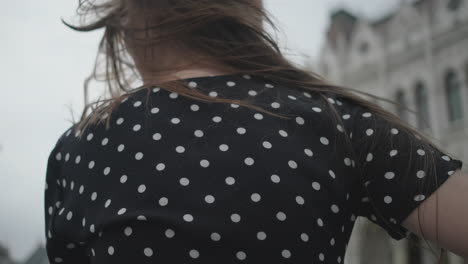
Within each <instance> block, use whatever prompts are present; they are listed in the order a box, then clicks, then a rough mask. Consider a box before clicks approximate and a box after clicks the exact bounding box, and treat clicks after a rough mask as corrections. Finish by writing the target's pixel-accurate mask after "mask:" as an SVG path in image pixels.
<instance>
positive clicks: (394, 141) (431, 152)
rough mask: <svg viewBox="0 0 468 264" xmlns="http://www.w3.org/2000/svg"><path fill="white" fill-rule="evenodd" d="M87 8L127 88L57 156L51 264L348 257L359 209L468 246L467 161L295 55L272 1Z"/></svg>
mask: <svg viewBox="0 0 468 264" xmlns="http://www.w3.org/2000/svg"><path fill="white" fill-rule="evenodd" d="M79 11H80V12H83V13H82V14H83V15H93V17H92V18H93V19H92V20H91V22H89V21H88V22H87V23H84V25H80V26H74V25H70V24H68V23H66V22H64V23H65V24H66V25H67V26H69V27H71V28H73V29H75V30H79V31H92V30H95V29H100V28H104V29H105V32H104V36H103V39H102V42H101V45H100V50H101V51H102V53H103V55H104V63H105V64H104V66H103V67H101V64H98V63H97V64H96V65H97V66H96V68H95V72H94V74H93V76H91V77H94V78H95V79H98V78H99V76H101V75H102V76H104V77H105V78H104V80H105V81H106V83H107V84H108V86H107V87H108V89H109V94H110V95H111V96H110V98H108V99H105V100H99V101H97V102H95V103H94V104H88V105H87V106H86V108H85V109H84V111H83V114H82V116H81V119H80V121H79V122H78V123H75V124H73V125H72V126H71V127H70V128H69V129H67V131H65V132H64V133H63V134H62V135H61V136H60V138H59V139H58V141H57V143H56V145H55V147H54V148H53V150H52V151H51V153H50V156H49V160H48V167H47V175H46V190H45V203H44V205H45V207H44V209H45V220H46V226H45V232H46V239H47V253H48V256H49V260H50V261H51V263H99V264H101V263H240V262H245V263H280V262H282V263H285V262H290V263H295V264H299V263H316V262H317V263H319V262H323V263H342V262H343V257H344V254H345V250H346V246H347V243H348V240H349V237H350V234H351V231H352V228H353V225H354V222H355V219H356V217H358V216H364V217H367V218H369V219H370V220H371V221H373V222H375V223H376V224H378V225H380V226H381V227H383V228H384V229H385V230H386V231H387V232H388V233H389V234H390V235H391V236H392V237H393V238H394V239H397V240H398V239H402V238H404V237H406V236H407V235H408V233H409V232H412V233H415V234H417V235H419V236H422V237H424V238H425V239H428V240H432V241H437V242H439V243H440V245H441V246H442V247H444V248H447V249H449V250H451V251H453V252H455V253H457V254H459V255H461V256H464V257H467V256H468V233H467V232H468V231H467V230H468V224H467V223H468V206H466V205H467V204H466V201H467V200H468V192H467V189H468V179H467V177H466V174H463V173H462V171H461V170H460V169H461V167H462V162H461V161H460V160H457V159H454V158H452V157H449V156H448V155H447V154H446V153H444V152H442V151H441V150H440V149H438V148H437V147H436V146H435V145H434V144H432V143H431V142H430V141H429V140H428V139H427V137H425V136H424V135H423V134H421V133H419V132H418V131H416V130H415V129H414V128H413V127H411V126H409V125H408V124H405V123H403V122H402V121H401V120H400V119H399V118H398V117H397V116H395V115H393V114H392V113H390V112H388V111H385V110H384V109H382V108H380V107H379V106H378V105H376V104H373V103H371V102H370V101H367V100H364V99H363V98H362V97H360V96H357V95H355V94H354V93H352V92H351V91H355V92H358V91H356V90H352V89H350V88H343V87H338V86H334V85H331V84H327V83H326V82H325V81H324V80H322V79H321V78H320V77H318V76H316V75H314V74H313V73H310V72H306V71H304V70H302V69H300V68H299V67H296V66H294V65H293V64H292V63H290V62H289V61H288V60H286V59H285V58H284V57H283V55H282V54H281V52H280V50H279V49H278V47H277V44H276V42H275V41H274V40H273V39H272V38H271V37H270V36H269V35H268V34H267V33H266V31H265V29H264V27H263V23H264V22H268V23H269V24H270V25H271V26H273V28H274V24H273V23H272V21H271V20H270V19H269V18H268V14H267V13H266V12H265V10H264V8H263V5H262V3H261V2H260V1H252V0H230V1H225V0H145V1H143V0H108V1H104V2H102V1H99V3H94V2H92V1H91V2H90V1H84V2H81V1H80V6H79ZM85 18H89V17H86V16H85ZM101 69H104V72H100V70H101ZM87 86H88V82H87V83H86V88H87ZM85 95H86V93H85ZM88 110H92V111H90V113H88ZM437 205H439V206H437ZM420 209H423V210H420ZM420 211H421V212H420Z"/></svg>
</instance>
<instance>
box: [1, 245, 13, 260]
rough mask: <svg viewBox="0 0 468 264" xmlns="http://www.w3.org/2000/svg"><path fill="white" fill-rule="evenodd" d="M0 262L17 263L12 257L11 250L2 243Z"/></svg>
mask: <svg viewBox="0 0 468 264" xmlns="http://www.w3.org/2000/svg"><path fill="white" fill-rule="evenodd" d="M0 264H16V263H15V262H14V261H13V260H12V259H11V257H10V250H9V249H8V248H7V247H6V246H4V245H2V244H1V243H0Z"/></svg>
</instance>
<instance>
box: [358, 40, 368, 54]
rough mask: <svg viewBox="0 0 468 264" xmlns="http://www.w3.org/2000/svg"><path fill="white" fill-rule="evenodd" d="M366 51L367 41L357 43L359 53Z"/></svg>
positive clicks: (365, 52)
mask: <svg viewBox="0 0 468 264" xmlns="http://www.w3.org/2000/svg"><path fill="white" fill-rule="evenodd" d="M368 51H369V43H368V42H366V41H364V42H362V43H361V44H360V45H359V52H361V54H367V52H368Z"/></svg>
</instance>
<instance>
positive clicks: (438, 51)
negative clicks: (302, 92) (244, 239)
mask: <svg viewBox="0 0 468 264" xmlns="http://www.w3.org/2000/svg"><path fill="white" fill-rule="evenodd" d="M316 70H317V71H318V72H319V73H321V74H322V75H323V76H325V77H326V78H327V79H329V80H331V81H333V82H334V83H336V84H339V85H344V86H347V87H352V88H356V89H360V90H361V91H364V92H367V93H371V94H374V95H378V96H381V97H385V98H389V99H393V100H394V101H397V102H399V103H401V104H403V105H406V106H409V107H410V109H413V110H415V111H417V112H418V114H417V115H414V114H408V112H407V111H403V109H401V108H400V107H396V106H395V105H393V104H389V103H385V102H382V101H380V100H379V101H376V102H378V103H379V104H380V105H381V106H382V107H384V108H386V109H388V110H390V111H392V112H394V113H396V114H398V115H399V116H401V117H402V118H403V119H404V120H406V121H407V122H409V123H410V124H413V126H415V127H418V128H419V129H420V130H422V131H423V132H425V133H426V134H428V135H430V136H432V138H434V139H436V140H435V143H436V144H437V145H438V146H439V147H442V148H443V149H445V150H446V151H448V153H450V154H452V155H455V157H457V158H459V159H461V160H463V161H464V162H466V161H467V160H468V1H466V0H418V1H413V2H409V1H402V4H401V5H400V7H399V8H398V9H397V10H395V11H394V12H392V13H391V14H389V15H388V16H386V17H382V18H381V19H378V20H377V21H371V20H369V19H367V18H364V17H359V16H356V15H354V14H352V13H351V12H349V11H347V10H337V11H336V12H334V13H333V14H332V15H331V23H330V25H329V28H328V32H327V38H326V43H324V46H323V48H322V52H321V54H320V60H319V62H318V69H316ZM364 98H367V99H369V97H365V96H364ZM466 169H467V168H466V166H465V167H464V170H466ZM411 245H412V244H411V243H408V240H402V241H399V242H396V241H394V240H392V239H391V238H389V236H387V235H386V234H385V233H384V231H382V229H381V228H380V227H377V226H375V225H373V224H371V223H370V222H368V221H367V220H365V219H359V221H357V222H356V227H355V229H354V233H353V236H352V239H351V242H350V246H349V250H348V253H347V256H346V260H347V263H351V264H353V263H383V264H385V263H398V264H405V263H408V264H409V263H411V264H414V263H433V262H432V260H431V258H433V257H432V256H433V255H434V253H431V251H430V250H428V249H424V248H428V246H427V245H426V244H425V243H424V242H422V243H421V242H419V246H416V247H413V246H411ZM421 248H422V249H421ZM447 262H448V263H462V262H461V260H460V259H459V258H457V257H456V256H455V255H452V254H449V255H448V257H447Z"/></svg>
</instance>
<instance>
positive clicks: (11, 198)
mask: <svg viewBox="0 0 468 264" xmlns="http://www.w3.org/2000/svg"><path fill="white" fill-rule="evenodd" d="M265 1H266V7H267V8H268V9H269V10H270V11H271V13H272V14H273V15H274V17H275V19H276V21H277V22H278V26H279V27H280V28H281V30H282V32H281V34H280V35H279V36H278V37H280V41H281V43H282V44H281V45H282V47H283V48H285V47H287V48H288V51H286V53H287V54H288V57H289V58H291V59H292V60H294V61H296V62H298V63H303V61H304V60H305V57H306V56H309V57H316V56H317V54H318V52H319V47H320V45H321V43H322V42H323V33H324V31H325V29H326V25H327V23H328V15H329V12H330V10H332V9H334V8H336V7H340V6H346V7H348V8H350V9H351V10H354V11H355V12H356V13H359V14H363V15H366V16H368V17H378V16H380V15H383V14H386V13H388V12H391V11H392V10H393V9H394V8H395V7H396V3H398V2H400V0H347V1H344V0H343V1H339V0H265ZM77 2H78V1H77V0H67V1H51V0H45V1H37V0H21V1H3V2H2V8H0V39H1V41H0V58H1V63H0V81H1V88H0V89H1V97H2V102H1V104H0V121H1V122H0V128H1V129H0V210H1V213H0V242H1V243H2V244H4V245H6V246H8V247H9V248H10V251H11V254H12V256H13V258H14V259H15V260H19V261H22V260H23V259H24V258H25V257H27V256H28V254H30V253H31V251H32V250H33V249H34V248H35V246H36V245H37V244H38V243H43V242H44V241H45V234H44V213H43V210H44V209H43V199H44V196H43V191H44V188H43V187H44V178H45V169H46V162H47V157H48V155H49V153H50V151H51V150H52V147H53V146H54V144H55V142H56V140H57V139H58V136H59V135H60V134H61V133H62V132H63V131H64V130H65V129H67V128H68V127H69V126H70V122H69V121H68V120H70V112H69V110H68V108H67V106H71V107H72V108H73V109H74V113H75V117H76V118H77V117H78V116H79V114H80V111H81V108H82V107H83V104H82V101H83V94H82V93H83V92H82V83H83V79H84V78H85V77H86V76H87V75H88V74H89V73H90V72H91V70H92V66H93V63H94V57H95V53H96V51H97V45H98V39H99V37H100V34H102V32H101V31H99V32H93V33H77V32H74V31H72V30H70V29H68V28H67V27H65V26H64V25H62V24H61V22H60V17H63V18H65V19H69V18H71V17H72V15H73V11H74V8H75V6H76V3H77Z"/></svg>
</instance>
